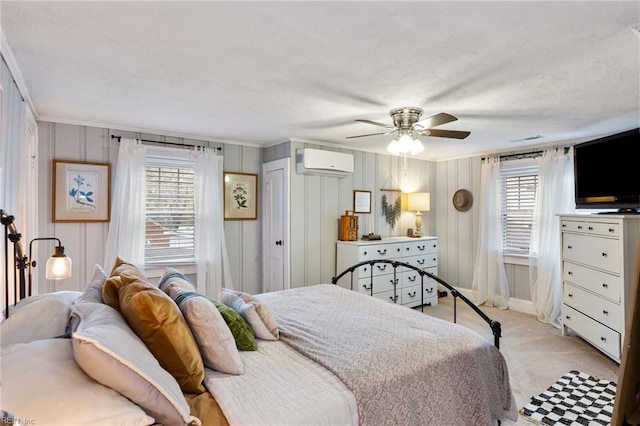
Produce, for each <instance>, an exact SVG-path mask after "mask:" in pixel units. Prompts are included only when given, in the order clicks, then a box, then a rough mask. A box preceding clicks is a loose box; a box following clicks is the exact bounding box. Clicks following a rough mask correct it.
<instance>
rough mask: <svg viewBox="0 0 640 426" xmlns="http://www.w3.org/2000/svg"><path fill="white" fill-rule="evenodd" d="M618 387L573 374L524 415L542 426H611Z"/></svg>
mask: <svg viewBox="0 0 640 426" xmlns="http://www.w3.org/2000/svg"><path fill="white" fill-rule="evenodd" d="M615 396H616V384H615V383H614V382H611V381H609V380H600V379H598V378H595V377H593V376H589V375H588V374H584V373H580V372H578V371H570V372H569V373H567V374H565V375H564V376H562V377H561V378H560V379H559V380H558V381H557V382H555V383H554V384H553V385H551V387H549V389H547V390H546V391H544V392H542V393H541V394H540V395H537V396H534V397H531V402H530V403H529V404H527V405H525V406H524V407H522V408H521V409H520V413H521V414H522V415H523V416H524V417H525V418H526V419H527V420H530V421H532V422H534V423H538V424H541V425H571V426H574V425H575V426H578V425H589V426H592V425H593V426H597V425H609V424H610V423H611V415H612V413H613V402H614V398H615Z"/></svg>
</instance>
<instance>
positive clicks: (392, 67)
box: [0, 1, 640, 160]
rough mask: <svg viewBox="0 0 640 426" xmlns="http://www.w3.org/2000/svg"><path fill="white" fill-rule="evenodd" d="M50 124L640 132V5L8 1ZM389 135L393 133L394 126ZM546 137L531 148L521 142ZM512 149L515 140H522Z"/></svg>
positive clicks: (311, 134) (311, 135) (245, 133)
mask: <svg viewBox="0 0 640 426" xmlns="http://www.w3.org/2000/svg"><path fill="white" fill-rule="evenodd" d="M0 7H1V9H0V12H1V15H2V16H1V19H2V31H3V32H4V34H5V35H6V40H7V42H8V45H9V46H10V48H11V49H12V51H13V54H14V56H15V58H16V61H17V63H18V65H19V67H20V69H21V71H22V75H23V77H24V82H25V84H26V86H27V88H28V91H29V94H30V97H31V99H32V102H33V105H34V106H35V109H36V112H37V115H38V117H39V118H40V119H41V120H54V121H61V122H69V123H79V124H94V125H98V126H108V127H112V128H118V129H135V130H146V131H148V132H150V133H165V134H173V135H184V136H190V137H193V138H203V139H212V140H221V141H233V142H240V143H249V144H255V145H270V144H272V143H274V142H277V141H281V140H283V139H285V138H296V139H305V140H313V141H320V142H325V143H331V144H336V145H340V146H347V145H351V146H353V147H355V148H358V149H364V150H371V151H378V152H383V151H384V148H385V147H386V145H387V144H388V142H389V140H390V137H389V136H376V137H369V138H358V139H346V137H347V136H350V135H357V134H364V133H375V132H378V131H380V130H381V129H382V128H380V127H375V126H371V125H367V124H363V123H356V122H354V121H353V120H354V119H356V118H363V119H370V120H375V121H382V122H385V123H391V118H390V117H389V110H390V109H392V108H397V107H402V106H416V107H420V108H423V109H424V110H425V115H424V116H425V117H426V116H429V115H432V114H436V113H439V112H447V113H450V114H453V115H455V116H457V117H458V118H459V120H458V121H456V122H453V123H449V124H445V125H442V126H440V127H439V128H441V129H451V130H467V131H470V132H471V136H469V137H468V138H467V139H465V140H452V139H442V138H436V137H422V138H421V140H422V141H423V143H424V144H425V148H426V149H425V152H424V153H423V154H422V155H421V156H420V157H421V158H425V159H432V160H443V159H450V158H458V157H465V156H469V155H476V154H478V155H479V154H484V153H489V152H494V151H498V150H519V149H522V148H524V147H528V146H530V145H532V144H537V145H546V144H555V143H562V142H566V141H576V140H584V139H585V138H593V137H598V136H602V135H605V134H611V133H615V132H618V131H623V130H628V129H631V128H634V127H638V125H639V122H640V36H639V35H638V33H637V31H633V30H632V29H631V28H630V26H635V25H637V24H638V23H640V3H639V2H637V1H623V2H612V1H595V2H582V1H574V2H522V1H511V2H478V1H475V2H457V1H456V2H454V1H452V2H432V1H424V2H406V3H405V2H402V3H401V2H206V1H205V2H188V1H174V2H153V1H145V2H131V1H127V2H115V1H112V2H66V1H65V2H57V1H46V2H11V1H2V2H1V3H0ZM382 130H384V129H382ZM536 135H540V136H542V137H541V138H538V139H536V140H533V141H526V140H523V139H525V138H528V137H531V136H536ZM514 141H516V142H514Z"/></svg>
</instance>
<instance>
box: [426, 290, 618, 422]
mask: <svg viewBox="0 0 640 426" xmlns="http://www.w3.org/2000/svg"><path fill="white" fill-rule="evenodd" d="M438 302H439V304H438V306H435V307H425V309H424V312H425V313H427V314H429V315H433V316H435V317H438V318H442V319H446V320H449V321H453V298H452V297H451V295H450V294H449V295H448V296H447V297H443V298H440V299H439V300H438ZM481 308H482V310H483V311H484V312H485V313H486V314H487V315H488V316H489V317H490V318H492V319H494V320H497V321H500V323H501V324H502V338H501V340H500V351H501V352H502V354H503V355H504V357H505V360H506V361H507V366H508V368H509V378H510V382H511V388H512V389H513V393H514V395H515V398H516V404H517V405H518V409H520V408H521V407H522V406H524V405H526V404H528V403H529V402H530V401H531V397H532V396H534V395H538V394H540V393H541V392H544V391H545V390H546V389H547V388H548V387H549V386H551V384H553V383H554V382H555V381H556V380H558V378H559V377H562V375H564V374H566V373H567V372H568V371H571V370H578V371H581V372H584V373H586V374H589V375H591V376H594V377H598V378H600V379H604V380H611V381H614V382H617V380H618V368H619V365H618V364H617V363H616V362H615V361H613V360H611V359H610V358H608V357H607V356H605V355H604V354H602V353H601V352H599V351H597V350H596V349H594V348H593V347H592V346H591V345H589V344H588V343H586V342H585V341H584V340H582V339H581V338H579V337H577V336H575V335H568V336H562V332H561V330H560V329H557V328H555V327H553V326H551V325H549V324H543V323H541V322H539V321H538V320H537V319H536V318H535V317H534V316H531V315H527V314H522V313H519V312H515V311H510V310H501V309H496V308H488V307H481ZM458 324H461V325H465V326H467V327H469V328H471V329H473V330H476V331H477V332H479V333H480V334H482V335H483V336H486V338H487V339H490V341H491V342H493V335H492V334H491V330H490V329H489V326H488V325H486V323H485V322H484V321H482V319H480V317H478V316H477V314H476V313H475V312H473V311H472V310H471V309H470V308H468V307H467V308H465V305H464V303H463V302H460V301H458ZM507 423H508V424H513V423H511V422H507ZM515 424H517V425H528V426H531V425H533V423H531V422H530V421H528V420H526V419H525V418H524V417H523V416H522V415H521V414H520V415H519V417H518V421H517V422H516V423H515Z"/></svg>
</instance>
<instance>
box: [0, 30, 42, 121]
mask: <svg viewBox="0 0 640 426" xmlns="http://www.w3.org/2000/svg"><path fill="white" fill-rule="evenodd" d="M0 33H1V37H2V38H1V40H0V54H2V57H3V58H4V61H5V62H6V63H7V67H9V72H11V75H12V77H13V80H14V81H15V82H16V86H18V91H19V92H20V95H21V96H22V99H23V100H24V101H25V102H26V103H27V105H29V109H30V110H31V112H32V113H33V116H34V117H35V118H36V120H37V119H38V111H36V107H35V105H34V104H33V101H32V100H31V96H30V95H29V90H28V89H27V83H25V81H24V77H23V75H22V71H21V70H20V66H18V61H17V60H16V57H15V56H14V54H13V50H12V49H11V46H9V42H8V41H7V37H6V36H5V34H4V31H0Z"/></svg>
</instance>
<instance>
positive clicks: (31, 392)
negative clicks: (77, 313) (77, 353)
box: [2, 339, 154, 426]
mask: <svg viewBox="0 0 640 426" xmlns="http://www.w3.org/2000/svg"><path fill="white" fill-rule="evenodd" d="M2 373H3V374H2V408H3V409H5V410H7V411H9V412H10V413H11V414H13V415H14V417H15V418H20V419H22V420H23V421H24V420H25V419H27V418H28V419H30V421H32V423H31V424H34V425H48V426H53V425H61V426H71V425H74V426H75V425H78V426H80V425H82V426H84V425H109V426H111V425H131V426H134V425H150V424H153V423H154V419H152V418H151V417H149V416H147V415H146V414H145V412H144V411H143V410H142V409H141V408H140V407H138V406H137V405H135V404H133V403H132V402H131V401H129V400H128V399H126V398H125V397H123V396H122V395H120V394H119V393H118V392H116V391H114V390H112V389H109V388H107V387H105V386H102V385H101V384H99V383H96V382H95V381H93V380H92V379H91V378H90V377H88V376H87V375H86V374H84V373H83V372H82V370H81V369H80V368H79V367H78V365H77V364H76V362H75V361H74V360H73V354H72V350H71V341H70V340H69V339H44V340H38V341H34V342H31V343H20V344H16V345H13V346H12V347H10V348H8V349H4V350H3V351H2ZM23 424H27V423H26V422H24V423H23Z"/></svg>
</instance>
